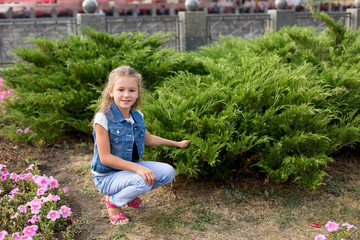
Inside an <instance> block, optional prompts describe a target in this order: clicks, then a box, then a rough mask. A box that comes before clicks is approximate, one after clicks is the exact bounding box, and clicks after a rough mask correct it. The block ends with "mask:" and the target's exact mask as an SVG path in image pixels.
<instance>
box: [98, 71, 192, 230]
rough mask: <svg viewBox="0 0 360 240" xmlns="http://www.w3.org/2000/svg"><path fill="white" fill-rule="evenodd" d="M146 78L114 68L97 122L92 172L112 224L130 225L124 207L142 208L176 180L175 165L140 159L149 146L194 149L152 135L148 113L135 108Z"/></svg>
mask: <svg viewBox="0 0 360 240" xmlns="http://www.w3.org/2000/svg"><path fill="white" fill-rule="evenodd" d="M141 91H142V88H141V75H140V74H139V73H138V72H137V71H135V70H134V69H133V68H131V67H129V66H121V67H118V68H116V69H114V70H113V71H112V72H111V73H110V75H109V81H108V83H107V84H106V85H105V88H104V91H103V93H102V96H101V100H102V101H101V105H100V106H99V108H98V111H97V113H96V115H95V117H94V120H93V128H94V131H93V134H94V142H95V146H94V156H93V159H92V162H91V171H92V174H93V180H94V182H95V186H96V188H97V189H98V190H99V191H100V192H101V193H103V194H105V195H106V196H105V200H104V202H105V204H106V206H107V208H108V212H109V217H110V221H111V223H112V224H116V225H117V224H127V223H129V219H128V218H127V217H126V216H125V214H124V212H123V211H122V209H121V207H122V206H124V205H125V204H127V205H128V207H131V208H138V209H140V208H143V207H144V203H143V202H142V200H141V199H140V198H139V197H138V196H139V195H141V194H144V193H147V192H149V191H151V190H153V189H155V188H157V187H159V186H161V185H164V184H167V183H169V182H171V181H172V180H173V178H174V169H173V167H172V166H170V165H169V164H166V163H161V162H152V161H140V159H141V156H142V155H143V153H144V144H145V145H147V146H159V145H162V144H164V145H168V146H175V147H180V148H185V147H187V146H189V142H188V141H187V140H183V141H181V142H175V141H171V140H168V139H164V138H161V137H157V136H154V135H151V134H150V133H149V132H148V131H147V130H146V128H145V123H144V120H143V114H142V113H141V112H139V111H137V110H135V109H136V107H138V106H139V104H140V99H141Z"/></svg>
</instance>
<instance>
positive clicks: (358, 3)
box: [355, 0, 360, 8]
mask: <svg viewBox="0 0 360 240" xmlns="http://www.w3.org/2000/svg"><path fill="white" fill-rule="evenodd" d="M355 7H356V8H360V0H355Z"/></svg>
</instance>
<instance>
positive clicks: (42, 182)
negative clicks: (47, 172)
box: [38, 176, 50, 188]
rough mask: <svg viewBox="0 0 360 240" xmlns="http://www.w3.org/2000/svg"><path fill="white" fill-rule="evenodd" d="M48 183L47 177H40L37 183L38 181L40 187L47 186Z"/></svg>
mask: <svg viewBox="0 0 360 240" xmlns="http://www.w3.org/2000/svg"><path fill="white" fill-rule="evenodd" d="M49 184H50V181H49V179H48V178H47V177H45V176H44V177H42V178H41V179H40V181H39V183H38V185H40V186H41V187H46V188H47V187H48V186H49Z"/></svg>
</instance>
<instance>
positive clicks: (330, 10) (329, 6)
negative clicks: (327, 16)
mask: <svg viewBox="0 0 360 240" xmlns="http://www.w3.org/2000/svg"><path fill="white" fill-rule="evenodd" d="M328 12H332V4H331V3H328Z"/></svg>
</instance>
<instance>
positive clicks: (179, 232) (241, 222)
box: [0, 137, 360, 240]
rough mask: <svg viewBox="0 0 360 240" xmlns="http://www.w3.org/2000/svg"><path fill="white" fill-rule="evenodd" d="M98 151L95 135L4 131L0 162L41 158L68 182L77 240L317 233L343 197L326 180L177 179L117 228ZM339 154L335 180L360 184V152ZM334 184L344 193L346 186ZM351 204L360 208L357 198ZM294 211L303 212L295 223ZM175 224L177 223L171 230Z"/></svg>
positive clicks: (14, 165)
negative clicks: (30, 138)
mask: <svg viewBox="0 0 360 240" xmlns="http://www.w3.org/2000/svg"><path fill="white" fill-rule="evenodd" d="M89 142H90V143H89ZM92 151H93V150H92V144H91V141H83V140H81V139H80V140H79V139H66V140H63V141H62V144H55V145H53V146H48V147H41V148H40V147H36V146H33V147H32V146H28V145H19V144H14V143H11V142H9V141H7V140H5V139H4V138H2V137H0V152H1V154H0V156H1V158H0V163H1V164H5V165H7V166H8V169H9V171H16V170H21V169H24V168H25V167H27V166H28V163H27V162H26V159H28V158H31V159H32V161H38V162H39V163H40V170H41V172H42V174H45V175H47V176H53V177H54V178H55V179H57V180H58V181H59V184H60V187H69V193H68V195H67V197H66V199H65V200H66V201H67V203H68V205H69V206H70V207H71V209H72V212H73V219H75V220H76V221H79V222H81V224H82V226H83V231H82V232H81V233H80V235H78V236H76V239H79V240H85V239H139V240H140V239H229V240H230V239H270V240H273V239H274V240H275V239H276V240H278V239H313V238H314V236H316V235H317V234H319V233H323V232H322V231H323V230H324V229H318V228H313V227H311V223H313V222H314V221H320V222H322V224H325V223H326V221H327V220H326V217H327V215H326V214H325V212H326V211H327V208H326V206H324V204H326V203H329V202H333V203H336V204H337V203H338V201H341V199H340V198H339V196H338V195H336V194H334V193H331V192H329V188H328V186H327V187H326V186H324V187H323V188H321V189H319V190H317V191H316V192H310V191H307V190H300V189H299V188H298V187H297V186H296V185H294V184H292V183H289V182H287V183H283V184H274V183H271V182H270V183H269V182H268V181H267V180H266V179H264V178H256V177H248V178H246V179H244V178H242V179H241V181H238V182H231V183H226V182H218V181H215V180H213V179H198V180H189V179H186V178H184V177H181V176H180V177H176V179H175V181H174V183H173V184H171V185H170V184H169V185H167V186H163V187H160V188H158V189H156V190H154V191H152V192H149V193H147V194H145V195H144V196H142V199H143V201H144V202H146V208H145V209H144V210H141V211H139V210H133V209H129V208H124V212H125V213H126V214H127V215H128V216H129V218H130V219H131V221H132V223H131V224H130V225H128V226H126V227H124V226H120V227H119V226H113V225H111V224H110V223H109V220H108V216H107V210H106V207H105V204H104V203H103V200H104V196H103V195H102V194H100V193H99V192H98V191H97V190H96V189H95V188H94V186H93V183H92V179H91V174H90V170H89V166H90V162H91V158H92ZM336 159H337V160H336V161H335V162H334V163H333V164H332V165H331V166H330V168H329V175H330V176H331V178H329V179H332V181H335V180H336V181H342V182H341V184H342V185H341V186H344V185H345V184H357V185H358V184H359V183H360V182H359V178H358V176H359V175H358V174H359V173H360V168H359V166H360V153H359V152H352V153H343V154H341V155H339V156H337V157H336ZM344 176H346V178H344ZM339 186H340V185H339ZM335 190H336V191H341V188H340V187H338V188H334V191H335ZM302 192H305V193H306V194H305V195H303V194H301V193H302ZM344 196H345V199H346V197H347V196H346V195H345V194H343V195H342V198H343V199H344ZM291 197H294V198H295V201H292V202H291V201H288V202H290V203H292V204H296V202H297V203H300V205H297V207H294V208H291V207H290V208H289V207H288V206H287V205H286V202H285V201H284V200H285V199H290V198H291ZM314 199H315V201H314ZM339 199H340V200H339ZM351 199H353V198H351ZM351 201H352V200H351ZM351 201H350V202H351ZM346 204H348V205H349V203H346ZM351 204H353V205H352V206H353V207H354V208H358V209H359V205H360V204H359V201H357V202H355V203H351ZM312 207H314V208H315V209H316V211H319V212H322V211H323V212H324V213H323V218H322V217H321V216H320V217H316V215H315V214H308V215H306V214H303V215H302V213H305V212H307V213H308V212H310V211H311V208H312ZM288 211H290V213H289V212H288ZM200 213H201V214H200ZM204 213H205V214H204ZM295 215H297V216H298V217H296V218H295V221H292V219H291V217H292V216H295ZM300 215H301V216H300ZM299 216H300V217H299ZM287 218H289V219H287ZM329 220H330V219H329ZM352 220H353V219H352ZM358 220H359V222H357V223H356V222H352V223H353V224H355V225H356V224H358V226H359V224H360V211H359V218H358ZM297 221H298V222H297ZM169 224H175V227H173V228H169V226H168V225H169ZM110 236H112V237H110Z"/></svg>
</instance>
